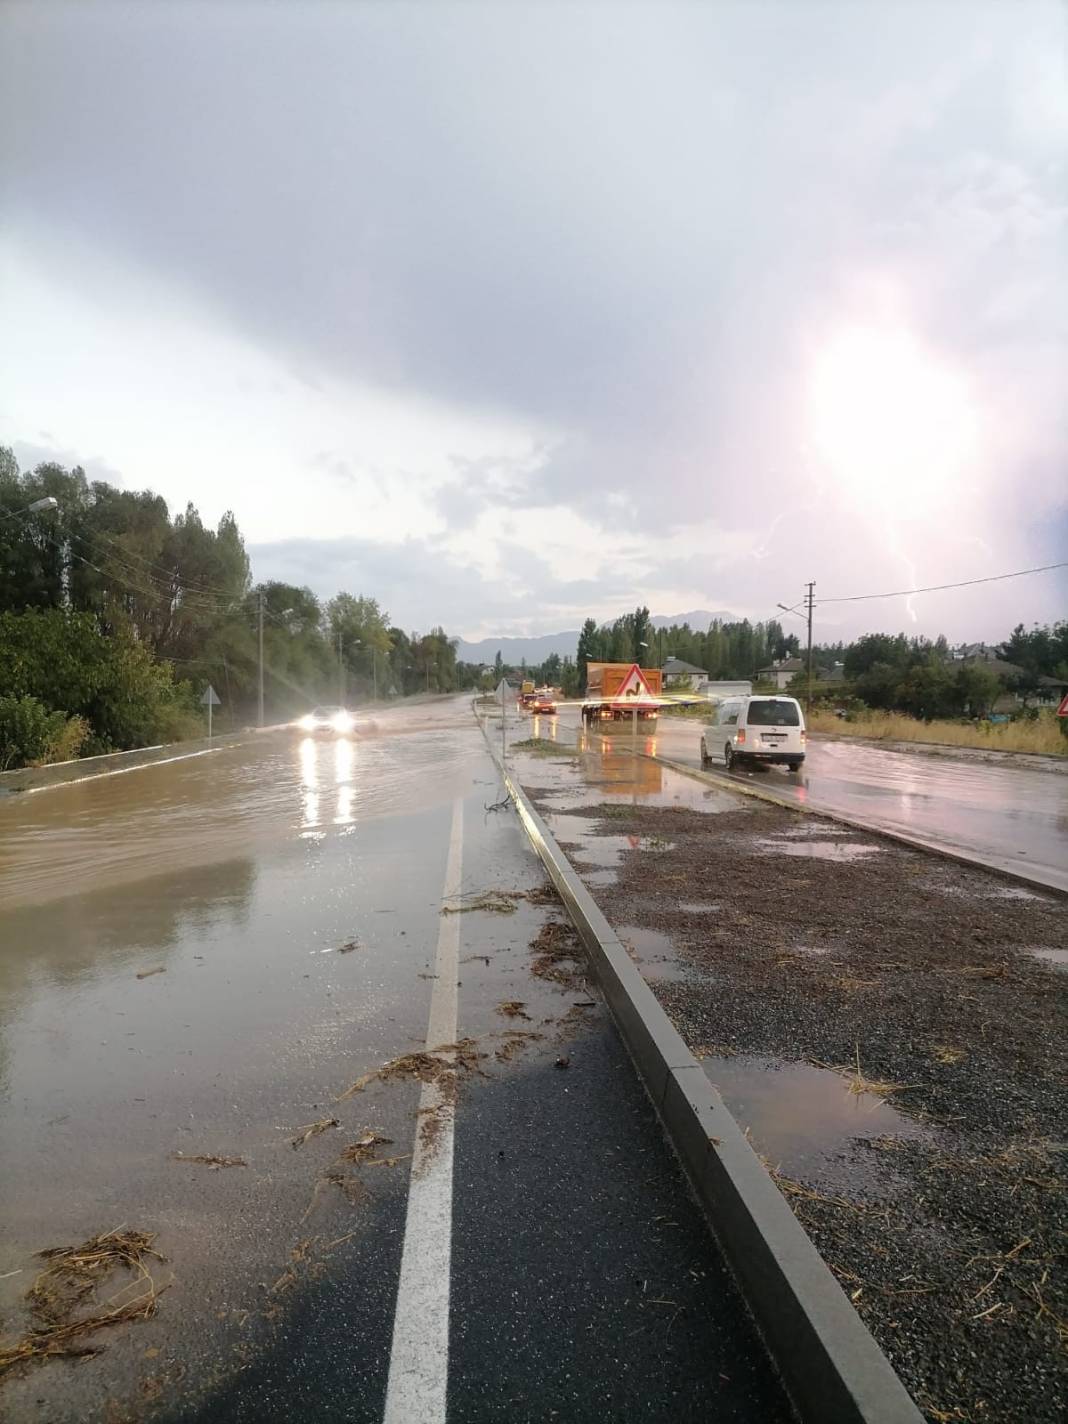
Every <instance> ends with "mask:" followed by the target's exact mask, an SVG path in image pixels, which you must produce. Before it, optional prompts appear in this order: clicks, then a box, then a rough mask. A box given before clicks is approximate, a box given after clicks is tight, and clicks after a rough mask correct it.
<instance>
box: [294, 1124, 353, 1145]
mask: <svg viewBox="0 0 1068 1424" xmlns="http://www.w3.org/2000/svg"><path fill="white" fill-rule="evenodd" d="M340 1126H341V1124H340V1123H339V1122H338V1120H337V1118H336V1117H321V1118H320V1119H319V1121H318V1122H310V1123H309V1124H308V1126H307V1127H299V1128H298V1129H297V1135H296V1137H291V1138H290V1139H289V1140H290V1142H291V1143H292V1145H293V1148H294V1150H296V1148H298V1147H303V1146H304V1144H305V1142H307V1141H309V1139H310V1138H312V1137H318V1136H319V1134H320V1133H321V1132H326V1130H327V1128H330V1127H340Z"/></svg>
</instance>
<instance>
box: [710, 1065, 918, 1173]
mask: <svg viewBox="0 0 1068 1424" xmlns="http://www.w3.org/2000/svg"><path fill="white" fill-rule="evenodd" d="M701 1066H702V1067H703V1068H704V1070H705V1073H706V1074H707V1076H708V1078H709V1081H710V1082H712V1083H713V1084H714V1085H715V1086H716V1087H717V1088H718V1089H719V1091H720V1093H721V1094H722V1097H723V1100H724V1102H725V1103H726V1104H727V1106H728V1107H729V1108H730V1110H731V1112H732V1114H733V1115H734V1117H735V1118H736V1119H737V1120H738V1122H739V1123H740V1125H741V1126H742V1128H743V1129H745V1128H747V1127H748V1128H749V1129H750V1137H751V1140H752V1143H753V1146H754V1148H755V1149H756V1150H757V1151H758V1152H761V1153H763V1155H764V1156H765V1157H767V1158H768V1160H769V1161H770V1162H771V1164H772V1165H773V1166H776V1167H781V1168H782V1170H783V1171H784V1172H785V1173H786V1174H787V1175H788V1176H793V1175H796V1174H797V1173H798V1172H799V1171H802V1170H804V1171H806V1172H808V1173H809V1174H811V1173H812V1172H813V1171H814V1170H815V1169H817V1168H818V1167H819V1165H820V1164H821V1163H823V1164H824V1166H825V1167H826V1165H827V1159H828V1158H831V1157H833V1156H834V1155H835V1154H836V1153H839V1152H840V1151H841V1150H842V1148H843V1147H844V1146H846V1145H847V1144H848V1143H849V1142H850V1141H852V1140H854V1139H856V1138H860V1137H877V1136H880V1135H881V1134H891V1135H893V1136H896V1137H924V1136H925V1135H926V1132H925V1129H924V1128H923V1127H921V1126H920V1125H919V1124H918V1123H915V1122H913V1121H912V1120H911V1119H910V1118H908V1117H906V1116H905V1115H904V1114H903V1113H900V1112H898V1110H897V1109H896V1108H894V1107H892V1106H891V1104H890V1103H889V1102H886V1101H885V1100H883V1099H880V1098H877V1097H874V1096H873V1095H872V1094H870V1093H851V1092H850V1091H849V1086H848V1083H847V1082H846V1080H845V1079H844V1078H843V1077H841V1075H840V1074H838V1073H834V1072H832V1071H831V1070H830V1069H829V1068H816V1067H813V1065H812V1064H810V1063H779V1062H776V1061H775V1060H774V1059H770V1058H747V1057H737V1058H706V1059H705V1060H704V1062H703V1063H702V1065H701Z"/></svg>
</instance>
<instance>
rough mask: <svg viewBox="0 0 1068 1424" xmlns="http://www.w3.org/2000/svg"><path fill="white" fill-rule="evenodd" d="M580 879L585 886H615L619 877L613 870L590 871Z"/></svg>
mask: <svg viewBox="0 0 1068 1424" xmlns="http://www.w3.org/2000/svg"><path fill="white" fill-rule="evenodd" d="M582 878H583V880H585V882H586V884H587V885H593V886H603V885H615V884H617V883H618V881H619V876H618V875H617V874H616V872H615V871H614V870H591V871H590V872H589V873H588V874H587V875H584V876H583V877H582Z"/></svg>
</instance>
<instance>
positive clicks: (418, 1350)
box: [383, 799, 464, 1424]
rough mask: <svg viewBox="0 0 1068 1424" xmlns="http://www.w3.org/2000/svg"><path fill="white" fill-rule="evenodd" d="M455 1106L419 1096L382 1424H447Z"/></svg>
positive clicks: (449, 1020)
mask: <svg viewBox="0 0 1068 1424" xmlns="http://www.w3.org/2000/svg"><path fill="white" fill-rule="evenodd" d="M463 839H464V803H463V802H462V801H461V800H459V799H457V800H456V801H454V802H453V808H452V830H451V832H450V835H449V856H448V861H447V864H446V868H445V888H444V893H443V896H442V899H443V903H445V904H450V903H454V902H455V901H457V900H458V898H459V896H460V892H461V881H462V875H463ZM462 920H463V916H462V915H442V916H441V922H440V926H439V928H438V950H437V958H436V960H435V962H434V972H435V974H436V975H437V978H436V979H435V980H434V990H433V993H432V994H431V996H430V1017H429V1019H428V1021H427V1029H426V1045H427V1048H437V1047H438V1045H439V1044H442V1043H453V1042H455V1040H456V999H457V996H456V976H457V974H458V972H459V963H460V923H461V921H462ZM453 1124H454V1107H453V1102H452V1099H451V1097H450V1096H449V1095H448V1094H447V1093H443V1092H442V1090H441V1089H440V1088H439V1087H437V1085H436V1084H434V1083H424V1085H423V1090H422V1092H421V1093H420V1095H419V1117H418V1118H417V1119H416V1130H415V1150H414V1152H413V1154H412V1171H411V1179H410V1182H409V1186H408V1216H407V1219H406V1221H405V1225H404V1250H403V1253H402V1255H401V1269H400V1284H399V1285H398V1287H397V1308H396V1312H395V1314H394V1317H393V1346H392V1350H391V1352H390V1360H389V1380H388V1382H387V1384H386V1408H385V1414H384V1416H383V1417H384V1424H444V1420H445V1405H446V1396H447V1392H448V1384H449V1287H450V1276H451V1268H452V1149H453Z"/></svg>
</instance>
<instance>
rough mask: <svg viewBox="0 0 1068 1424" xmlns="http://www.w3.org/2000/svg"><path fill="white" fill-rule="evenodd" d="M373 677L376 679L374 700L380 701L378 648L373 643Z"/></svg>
mask: <svg viewBox="0 0 1068 1424" xmlns="http://www.w3.org/2000/svg"><path fill="white" fill-rule="evenodd" d="M371 677H372V678H373V680H374V689H375V692H374V700H375V701H376V702H377V701H378V649H377V648H376V647H375V646H374V644H373V643H372V645H371Z"/></svg>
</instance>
